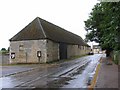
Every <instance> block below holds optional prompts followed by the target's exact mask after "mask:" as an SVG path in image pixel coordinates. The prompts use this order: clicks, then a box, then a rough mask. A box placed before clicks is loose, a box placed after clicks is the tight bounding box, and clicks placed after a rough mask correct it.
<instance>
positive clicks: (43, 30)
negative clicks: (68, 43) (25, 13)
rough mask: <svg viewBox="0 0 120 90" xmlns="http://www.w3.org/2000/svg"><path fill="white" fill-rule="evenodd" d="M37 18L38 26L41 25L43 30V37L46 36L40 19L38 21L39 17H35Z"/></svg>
mask: <svg viewBox="0 0 120 90" xmlns="http://www.w3.org/2000/svg"><path fill="white" fill-rule="evenodd" d="M37 20H38V23H39V26H40V27H41V30H42V32H43V35H44V37H45V38H47V36H46V33H45V31H44V29H43V27H42V25H41V21H40V19H39V17H37Z"/></svg>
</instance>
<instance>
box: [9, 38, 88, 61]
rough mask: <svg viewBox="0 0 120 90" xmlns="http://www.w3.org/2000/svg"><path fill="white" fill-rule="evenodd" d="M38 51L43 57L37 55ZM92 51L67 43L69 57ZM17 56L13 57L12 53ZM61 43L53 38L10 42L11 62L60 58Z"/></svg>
mask: <svg viewBox="0 0 120 90" xmlns="http://www.w3.org/2000/svg"><path fill="white" fill-rule="evenodd" d="M37 51H40V52H41V57H40V58H38V57H37ZM88 52H90V49H88V48H87V47H85V46H79V45H67V58H71V57H74V56H81V55H85V54H87V53H88ZM12 53H15V58H14V59H11V54H12ZM59 59H60V56H59V43H56V42H53V41H51V40H45V39H44V40H25V41H12V42H10V63H46V62H51V61H54V60H59Z"/></svg>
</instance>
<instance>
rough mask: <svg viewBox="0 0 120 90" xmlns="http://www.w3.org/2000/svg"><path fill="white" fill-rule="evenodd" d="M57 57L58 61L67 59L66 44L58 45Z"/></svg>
mask: <svg viewBox="0 0 120 90" xmlns="http://www.w3.org/2000/svg"><path fill="white" fill-rule="evenodd" d="M59 56H60V59H67V44H65V43H60V44H59Z"/></svg>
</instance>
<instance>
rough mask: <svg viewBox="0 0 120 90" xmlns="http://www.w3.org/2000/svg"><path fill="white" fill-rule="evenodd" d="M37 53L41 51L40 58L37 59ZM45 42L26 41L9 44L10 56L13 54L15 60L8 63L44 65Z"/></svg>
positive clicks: (45, 56) (45, 55)
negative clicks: (39, 63)
mask: <svg viewBox="0 0 120 90" xmlns="http://www.w3.org/2000/svg"><path fill="white" fill-rule="evenodd" d="M37 51H41V57H40V58H38V57H37ZM46 52H47V50H46V40H29V41H28V40H26V41H12V42H10V56H11V53H15V59H11V57H10V63H38V62H41V63H44V62H46V60H47V54H46Z"/></svg>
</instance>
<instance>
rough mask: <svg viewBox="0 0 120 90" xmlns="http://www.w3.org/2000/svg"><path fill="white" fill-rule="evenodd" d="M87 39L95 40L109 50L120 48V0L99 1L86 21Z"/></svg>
mask: <svg viewBox="0 0 120 90" xmlns="http://www.w3.org/2000/svg"><path fill="white" fill-rule="evenodd" d="M85 29H86V31H87V32H88V33H87V35H86V41H89V40H90V41H95V42H97V43H99V44H100V46H101V47H102V49H104V50H105V49H106V50H107V51H109V52H110V51H112V50H120V44H119V43H120V42H117V41H119V39H120V2H114V3H113V2H108V3H103V2H101V3H97V4H96V5H95V6H94V8H93V9H92V12H91V13H90V16H89V19H87V20H86V21H85Z"/></svg>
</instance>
